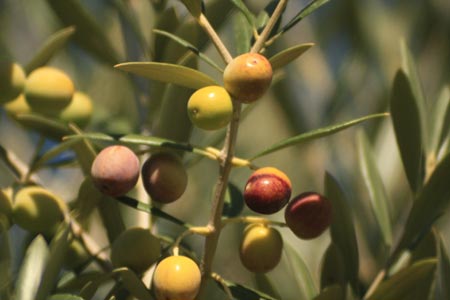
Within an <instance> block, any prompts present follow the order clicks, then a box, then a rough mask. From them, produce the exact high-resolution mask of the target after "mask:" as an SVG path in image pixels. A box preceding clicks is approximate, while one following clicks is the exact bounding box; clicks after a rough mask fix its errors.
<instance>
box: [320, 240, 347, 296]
mask: <svg viewBox="0 0 450 300" xmlns="http://www.w3.org/2000/svg"><path fill="white" fill-rule="evenodd" d="M347 282H348V278H347V276H346V265H345V262H344V255H343V253H342V252H341V250H340V249H339V247H338V246H337V245H336V244H334V243H333V242H332V243H330V245H329V246H328V248H327V250H326V251H325V254H324V256H323V259H322V262H321V272H320V288H321V290H323V289H324V288H326V287H327V286H333V285H336V284H337V285H339V286H341V287H345V286H346V285H347ZM341 292H342V293H341V294H340V295H335V296H336V298H335V299H336V300H344V296H345V295H344V290H343V289H342V290H341Z"/></svg>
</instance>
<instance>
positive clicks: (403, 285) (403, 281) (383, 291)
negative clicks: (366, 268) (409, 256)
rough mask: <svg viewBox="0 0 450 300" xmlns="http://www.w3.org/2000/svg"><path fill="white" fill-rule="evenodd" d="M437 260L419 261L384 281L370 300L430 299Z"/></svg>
mask: <svg viewBox="0 0 450 300" xmlns="http://www.w3.org/2000/svg"><path fill="white" fill-rule="evenodd" d="M435 269H436V259H434V258H432V259H426V260H422V261H419V262H417V263H415V264H413V265H411V266H410V267H408V268H406V269H403V270H401V271H399V272H398V273H396V274H394V275H393V276H392V277H390V278H388V279H386V280H385V281H383V282H382V283H381V284H380V285H379V286H378V288H377V289H376V290H375V291H374V293H373V294H372V295H371V296H370V297H369V298H368V300H423V299H427V298H428V294H429V292H430V287H431V284H432V282H433V278H434V272H435Z"/></svg>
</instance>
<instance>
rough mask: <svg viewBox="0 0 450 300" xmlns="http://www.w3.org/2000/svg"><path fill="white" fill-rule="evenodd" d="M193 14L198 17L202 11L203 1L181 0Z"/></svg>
mask: <svg viewBox="0 0 450 300" xmlns="http://www.w3.org/2000/svg"><path fill="white" fill-rule="evenodd" d="M181 2H183V4H184V5H185V6H186V8H187V9H188V10H189V12H190V13H191V15H192V16H193V17H195V18H198V17H199V16H200V14H201V13H202V1H201V0H181Z"/></svg>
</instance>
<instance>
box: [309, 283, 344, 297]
mask: <svg viewBox="0 0 450 300" xmlns="http://www.w3.org/2000/svg"><path fill="white" fill-rule="evenodd" d="M342 293H343V290H342V287H341V286H339V285H331V286H328V287H326V288H325V289H324V290H322V291H321V292H320V294H319V295H317V296H316V297H314V298H313V300H339V299H340V298H339V297H340V295H342Z"/></svg>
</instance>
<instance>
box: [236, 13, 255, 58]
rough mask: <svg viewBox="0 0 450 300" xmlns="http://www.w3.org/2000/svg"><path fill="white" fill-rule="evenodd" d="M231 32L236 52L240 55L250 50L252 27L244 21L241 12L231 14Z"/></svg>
mask: <svg viewBox="0 0 450 300" xmlns="http://www.w3.org/2000/svg"><path fill="white" fill-rule="evenodd" d="M233 33H234V43H235V49H236V54H237V55H240V54H243V53H247V52H249V51H250V42H251V40H252V37H253V28H252V27H251V26H249V25H248V23H247V22H246V21H245V17H244V16H243V15H242V14H236V15H234V16H233Z"/></svg>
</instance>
